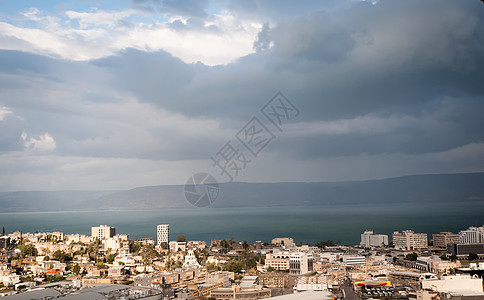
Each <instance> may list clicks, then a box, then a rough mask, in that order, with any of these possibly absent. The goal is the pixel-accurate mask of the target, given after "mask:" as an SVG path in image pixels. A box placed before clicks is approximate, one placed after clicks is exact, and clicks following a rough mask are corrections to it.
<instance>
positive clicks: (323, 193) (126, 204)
mask: <svg viewBox="0 0 484 300" xmlns="http://www.w3.org/2000/svg"><path fill="white" fill-rule="evenodd" d="M421 201H424V202H449V201H484V173H471V174H443V175H416V176H405V177H398V178H389V179H382V180H369V181H353V182H336V183H327V182H315V183H290V182H289V183H227V184H220V194H219V197H218V198H217V200H216V201H215V203H214V204H213V206H214V207H241V206H297V205H325V204H332V203H389V202H393V203H395V202H421ZM83 207H84V208H95V207H96V208H99V209H151V208H153V209H156V208H174V207H190V204H189V203H188V202H187V201H186V200H185V198H184V195H183V186H150V187H140V188H135V189H132V190H129V191H124V192H117V193H115V194H111V195H107V196H104V197H101V198H99V199H97V200H96V201H90V202H89V203H83Z"/></svg>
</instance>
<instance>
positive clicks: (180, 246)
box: [169, 241, 187, 253]
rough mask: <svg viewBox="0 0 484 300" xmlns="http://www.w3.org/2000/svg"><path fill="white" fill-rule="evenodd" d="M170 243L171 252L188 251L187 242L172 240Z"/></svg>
mask: <svg viewBox="0 0 484 300" xmlns="http://www.w3.org/2000/svg"><path fill="white" fill-rule="evenodd" d="M169 245H170V252H173V253H174V252H178V251H181V252H185V251H187V243H186V242H177V241H171V242H170V243H169Z"/></svg>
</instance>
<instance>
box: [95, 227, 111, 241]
mask: <svg viewBox="0 0 484 300" xmlns="http://www.w3.org/2000/svg"><path fill="white" fill-rule="evenodd" d="M115 235H116V227H111V226H108V225H99V227H91V236H92V237H95V238H98V239H100V240H104V239H108V238H112V237H113V236H115Z"/></svg>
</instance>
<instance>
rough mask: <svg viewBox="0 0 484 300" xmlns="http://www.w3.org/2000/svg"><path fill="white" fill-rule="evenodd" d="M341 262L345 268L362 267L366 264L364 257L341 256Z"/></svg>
mask: <svg viewBox="0 0 484 300" xmlns="http://www.w3.org/2000/svg"><path fill="white" fill-rule="evenodd" d="M343 262H344V263H345V264H346V265H347V266H364V265H365V264H366V257H364V256H353V255H351V256H350V255H345V256H343Z"/></svg>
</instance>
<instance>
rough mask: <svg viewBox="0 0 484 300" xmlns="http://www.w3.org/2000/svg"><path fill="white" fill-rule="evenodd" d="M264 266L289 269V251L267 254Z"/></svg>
mask: <svg viewBox="0 0 484 300" xmlns="http://www.w3.org/2000/svg"><path fill="white" fill-rule="evenodd" d="M265 266H266V267H267V268H269V267H272V268H274V269H276V270H289V253H274V254H267V255H266V260H265Z"/></svg>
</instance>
